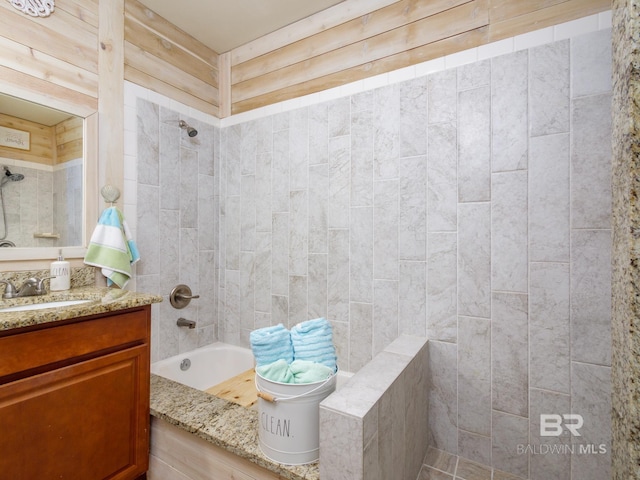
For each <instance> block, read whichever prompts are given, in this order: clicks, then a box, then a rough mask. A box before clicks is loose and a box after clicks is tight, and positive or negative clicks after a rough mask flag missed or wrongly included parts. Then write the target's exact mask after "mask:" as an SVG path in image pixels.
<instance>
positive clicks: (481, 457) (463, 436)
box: [458, 429, 491, 465]
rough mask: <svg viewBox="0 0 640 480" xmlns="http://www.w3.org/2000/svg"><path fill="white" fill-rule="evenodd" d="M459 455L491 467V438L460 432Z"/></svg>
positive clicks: (464, 431)
mask: <svg viewBox="0 0 640 480" xmlns="http://www.w3.org/2000/svg"><path fill="white" fill-rule="evenodd" d="M458 455H460V457H464V458H467V459H469V460H472V461H474V462H477V463H481V464H483V465H491V437H487V436H485V435H478V434H477V433H472V432H467V431H466V430H462V429H460V430H458Z"/></svg>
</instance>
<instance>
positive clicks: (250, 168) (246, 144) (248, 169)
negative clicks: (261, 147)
mask: <svg viewBox="0 0 640 480" xmlns="http://www.w3.org/2000/svg"><path fill="white" fill-rule="evenodd" d="M256 125H257V120H251V121H249V122H246V123H242V124H241V125H240V160H241V164H240V175H255V173H256V154H257V153H258V152H257V150H258V137H257V129H256Z"/></svg>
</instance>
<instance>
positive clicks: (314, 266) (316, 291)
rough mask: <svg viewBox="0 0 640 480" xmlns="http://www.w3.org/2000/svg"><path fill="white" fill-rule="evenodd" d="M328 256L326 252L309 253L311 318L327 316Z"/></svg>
mask: <svg viewBox="0 0 640 480" xmlns="http://www.w3.org/2000/svg"><path fill="white" fill-rule="evenodd" d="M327 257H328V255H327V254H326V253H310V254H309V267H308V271H309V275H308V279H307V281H308V286H309V293H308V297H309V298H308V302H309V305H308V309H309V312H308V317H309V318H320V317H324V318H326V317H327Z"/></svg>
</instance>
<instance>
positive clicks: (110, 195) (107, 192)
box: [100, 185, 120, 207]
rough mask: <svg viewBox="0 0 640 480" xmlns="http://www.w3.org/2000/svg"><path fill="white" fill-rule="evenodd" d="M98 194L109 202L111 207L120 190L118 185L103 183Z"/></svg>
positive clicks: (118, 196)
mask: <svg viewBox="0 0 640 480" xmlns="http://www.w3.org/2000/svg"><path fill="white" fill-rule="evenodd" d="M100 194H101V195H102V198H104V201H105V202H107V203H110V204H111V206H112V207H113V204H114V203H116V201H117V200H118V199H119V198H120V190H118V187H114V186H113V185H105V186H104V187H102V188H101V189H100Z"/></svg>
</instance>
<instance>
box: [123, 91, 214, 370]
mask: <svg viewBox="0 0 640 480" xmlns="http://www.w3.org/2000/svg"><path fill="white" fill-rule="evenodd" d="M135 112H136V115H137V132H136V136H137V138H136V144H137V152H138V156H137V172H136V195H137V215H136V218H135V220H134V222H133V224H134V225H136V243H137V245H138V249H139V250H140V252H141V258H140V261H139V262H138V263H137V264H136V280H135V281H136V285H135V288H136V289H137V290H139V291H143V292H154V293H156V294H161V295H162V296H163V298H164V301H163V302H162V303H160V304H159V305H158V306H156V307H157V308H156V309H154V311H153V322H154V323H153V326H152V361H156V360H160V359H163V358H167V357H171V356H173V355H177V354H178V353H183V352H187V351H190V350H193V349H194V348H197V347H200V346H203V345H208V344H210V343H212V342H213V341H214V339H215V338H216V331H215V328H216V318H215V315H214V314H212V312H215V305H216V302H217V295H216V293H217V288H216V287H217V283H216V278H215V265H216V259H215V257H216V252H217V240H218V236H217V234H216V232H217V225H218V224H217V220H216V219H217V214H216V211H217V201H216V200H215V198H214V196H215V190H216V188H215V179H216V178H217V176H218V175H217V173H216V172H215V170H214V168H215V166H217V165H219V162H218V161H217V160H216V158H215V155H216V151H217V149H215V148H214V146H215V145H216V143H217V142H219V129H217V128H215V127H213V126H211V125H208V124H206V123H204V122H200V121H197V120H195V119H193V118H190V117H189V116H186V115H180V114H178V112H176V111H174V110H173V109H171V108H169V107H164V106H159V105H157V104H155V103H153V102H150V101H148V100H145V99H141V98H139V99H138V100H137V104H136V106H135ZM180 120H185V121H186V122H187V123H188V124H189V125H191V126H193V127H194V128H196V129H197V130H198V135H197V136H195V137H189V136H188V135H187V133H186V131H184V130H182V129H181V128H180V127H179V126H178V122H179V121H180ZM179 284H185V285H187V286H189V287H190V288H191V291H192V293H193V294H194V295H200V298H198V299H196V300H193V301H192V302H191V303H190V304H189V305H188V306H187V307H186V308H184V309H179V310H178V309H175V308H173V307H172V306H171V303H170V302H169V294H170V292H171V290H172V289H173V288H174V287H175V286H177V285H179ZM180 317H184V318H186V319H188V320H194V321H195V322H196V328H195V329H187V328H180V327H178V326H177V325H176V322H177V320H178V318H180Z"/></svg>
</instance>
